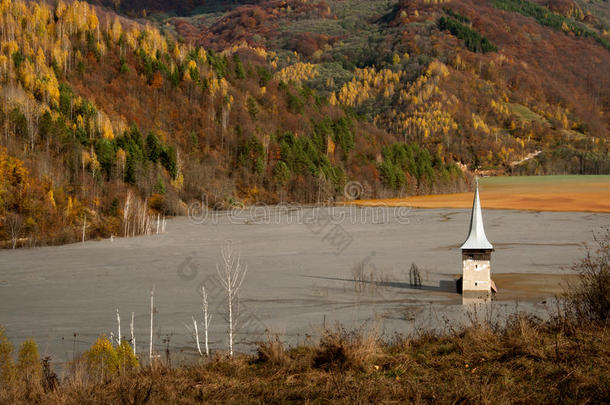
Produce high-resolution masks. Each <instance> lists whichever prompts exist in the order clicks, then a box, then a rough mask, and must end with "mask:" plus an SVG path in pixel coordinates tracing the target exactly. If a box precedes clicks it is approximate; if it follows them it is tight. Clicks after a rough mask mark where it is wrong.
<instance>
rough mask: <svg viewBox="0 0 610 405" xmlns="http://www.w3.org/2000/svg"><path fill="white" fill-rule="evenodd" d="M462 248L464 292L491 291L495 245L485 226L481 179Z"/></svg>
mask: <svg viewBox="0 0 610 405" xmlns="http://www.w3.org/2000/svg"><path fill="white" fill-rule="evenodd" d="M460 248H461V249H462V294H468V293H469V292H470V293H477V294H481V293H482V294H485V295H488V294H490V293H491V289H492V282H491V252H492V251H493V245H492V244H491V243H489V241H488V240H487V236H486V235H485V229H484V227H483V213H482V212H481V201H480V200H479V180H478V178H477V180H476V185H475V189H474V201H473V202H472V213H471V214H470V229H469V231H468V237H467V238H466V241H465V242H464V243H463V244H462V246H461V247H460Z"/></svg>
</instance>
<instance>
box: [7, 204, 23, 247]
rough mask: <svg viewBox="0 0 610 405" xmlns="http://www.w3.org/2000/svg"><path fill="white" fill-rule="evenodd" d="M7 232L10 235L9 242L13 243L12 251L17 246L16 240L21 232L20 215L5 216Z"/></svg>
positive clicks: (21, 220) (21, 222)
mask: <svg viewBox="0 0 610 405" xmlns="http://www.w3.org/2000/svg"><path fill="white" fill-rule="evenodd" d="M5 223H6V226H7V227H8V231H9V233H10V234H11V241H12V242H13V249H15V247H16V246H17V240H19V236H20V235H21V231H22V230H23V218H21V215H19V214H15V213H13V212H10V213H8V214H7V215H6V220H5Z"/></svg>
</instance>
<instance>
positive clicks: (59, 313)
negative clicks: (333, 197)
mask: <svg viewBox="0 0 610 405" xmlns="http://www.w3.org/2000/svg"><path fill="white" fill-rule="evenodd" d="M483 215H484V220H485V229H486V233H487V236H488V238H489V240H490V241H491V242H492V243H493V244H494V247H495V252H494V253H493V254H492V278H493V279H494V280H495V282H496V284H497V286H498V288H499V290H500V291H499V293H498V295H497V300H496V301H495V302H493V303H492V304H488V305H487V306H485V308H486V310H485V312H486V313H485V314H483V313H482V311H479V313H477V314H475V315H474V316H478V317H482V316H486V317H492V316H495V317H498V318H502V317H506V315H507V314H510V313H513V312H514V311H515V310H527V311H531V312H534V313H536V314H538V315H539V316H545V314H548V311H550V310H551V307H552V304H551V300H548V299H549V298H552V297H553V295H554V294H556V293H557V292H558V291H561V287H560V286H559V283H561V282H563V281H565V276H566V275H569V274H570V273H572V270H571V269H570V266H571V265H572V263H574V262H575V261H576V260H578V259H579V258H581V257H582V255H583V253H584V251H585V249H584V244H585V243H589V244H590V243H592V241H593V233H592V232H593V231H598V230H600V229H601V228H602V227H605V226H609V225H610V215H608V214H592V213H553V212H527V211H505V210H485V211H484V213H483ZM469 216H470V210H465V209H425V210H421V209H408V208H403V209H396V208H393V207H388V208H377V209H370V208H368V209H367V208H355V207H342V208H335V209H334V210H333V211H332V212H330V213H329V211H328V209H326V208H317V209H315V211H314V210H313V209H312V208H302V209H299V208H294V207H293V208H292V209H290V210H288V209H285V208H277V207H275V208H263V207H259V208H256V209H248V210H245V211H242V212H234V213H232V214H228V213H222V214H218V215H216V216H211V215H210V216H208V217H206V218H203V217H201V218H197V219H196V220H195V221H193V220H192V219H191V220H189V219H188V218H176V219H173V220H171V221H169V222H168V224H167V230H166V232H165V233H163V234H159V235H153V236H144V237H135V238H127V239H124V238H117V239H114V241H110V240H103V241H90V242H86V243H84V244H81V243H78V244H72V245H66V246H60V247H45V248H35V249H22V250H15V251H11V250H4V251H0V325H3V326H4V327H5V328H6V331H7V335H8V337H9V339H10V340H11V341H13V343H14V344H19V343H20V342H21V341H23V340H24V339H26V338H28V337H34V338H35V339H36V340H37V342H38V344H39V347H40V351H41V354H42V355H50V356H52V359H53V362H54V363H55V364H58V363H61V362H64V361H66V360H69V359H71V358H72V357H73V356H74V354H75V353H78V352H82V351H84V350H86V349H87V348H88V347H89V346H90V345H91V343H93V342H94V341H95V339H96V338H97V337H98V336H99V335H100V334H102V333H103V334H106V335H109V334H110V332H113V333H114V334H115V335H116V333H117V332H116V330H117V323H116V310H117V308H118V309H119V310H120V314H121V321H122V323H121V327H122V334H123V336H127V337H128V335H129V322H130V320H131V313H132V312H134V313H135V331H136V343H137V349H138V352H139V353H141V354H142V355H145V354H147V351H148V344H149V343H148V342H149V337H148V336H149V317H150V315H149V311H150V309H149V306H150V298H149V297H150V290H151V288H152V287H153V286H155V308H156V314H155V327H154V336H155V337H154V340H155V350H156V351H157V352H159V353H165V349H166V347H167V346H169V348H170V353H171V356H172V361H179V360H181V359H184V358H189V357H192V356H194V355H195V344H194V338H193V335H192V333H191V332H190V331H189V329H188V328H187V327H190V326H191V325H192V321H191V316H193V315H194V316H196V318H197V319H198V320H199V323H200V324H201V319H202V310H201V298H200V295H199V288H200V285H201V284H202V283H204V284H205V285H206V288H207V289H208V290H209V291H210V309H211V310H212V312H213V316H212V320H211V325H210V344H211V349H212V350H226V348H227V338H226V328H227V326H226V322H225V316H224V313H225V311H224V306H225V298H224V296H223V293H222V290H221V287H220V284H219V283H218V280H217V276H216V263H217V262H219V261H220V248H221V246H222V244H223V243H224V242H225V241H226V240H231V241H232V243H233V245H234V246H236V247H237V248H238V249H239V250H240V251H241V258H242V261H243V262H244V263H246V264H247V266H248V272H247V276H246V279H245V282H244V284H243V287H242V290H241V293H240V301H239V310H240V319H241V321H240V322H241V325H240V328H239V331H238V335H237V338H236V339H237V341H238V342H239V343H238V345H237V350H239V351H251V350H253V349H254V348H255V346H254V343H255V342H256V341H260V340H262V339H265V338H266V335H267V334H272V335H273V334H278V335H279V336H280V338H281V339H282V340H283V341H284V342H286V343H287V344H290V345H295V344H298V343H306V342H308V341H315V340H316V339H317V338H318V337H319V336H320V333H321V331H322V329H323V327H324V326H326V327H336V325H338V324H340V325H342V326H344V327H345V328H346V329H349V330H352V329H361V330H366V331H370V330H375V331H377V333H379V334H381V335H383V336H385V337H391V336H393V335H394V334H395V333H401V334H409V333H413V332H414V331H416V330H418V329H421V328H445V327H448V326H457V325H458V324H460V323H462V322H469V321H471V320H472V317H473V313H472V310H471V309H469V308H470V306H464V305H462V300H461V296H460V295H459V294H457V293H455V291H454V290H453V288H454V287H453V286H454V280H455V279H456V277H457V276H458V275H459V274H460V273H461V255H460V251H459V245H460V244H461V243H462V242H463V240H464V239H465V238H466V235H467V231H468V222H469ZM312 218H315V220H313V221H312V220H311V219H312ZM412 263H416V264H417V266H418V267H419V268H420V271H421V277H422V284H423V285H422V287H421V288H412V287H411V286H410V285H409V268H410V267H411V264H412ZM355 279H357V280H359V281H355ZM547 300H548V301H547ZM200 335H202V333H201V330H200Z"/></svg>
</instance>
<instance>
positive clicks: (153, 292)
mask: <svg viewBox="0 0 610 405" xmlns="http://www.w3.org/2000/svg"><path fill="white" fill-rule="evenodd" d="M154 299H155V287H154V286H153V288H152V290H150V346H149V347H148V357H149V359H150V363H151V364H152V358H153V314H154V312H155V307H154Z"/></svg>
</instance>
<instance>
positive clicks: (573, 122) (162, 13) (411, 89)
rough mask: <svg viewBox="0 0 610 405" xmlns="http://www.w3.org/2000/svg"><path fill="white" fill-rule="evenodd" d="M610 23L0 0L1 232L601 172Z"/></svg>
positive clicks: (439, 7)
mask: <svg viewBox="0 0 610 405" xmlns="http://www.w3.org/2000/svg"><path fill="white" fill-rule="evenodd" d="M608 15H610V12H609V7H608V3H607V2H606V1H594V0H592V1H587V2H585V1H582V2H581V1H579V0H577V1H572V0H548V1H539V2H530V1H525V0H490V1H475V0H461V1H458V0H454V1H440V0H439V1H430V0H421V1H416V0H408V1H407V0H402V1H389V0H368V1H365V0H343V1H331V0H326V1H316V0H309V1H305V0H287V1H279V0H271V1H244V2H240V1H234V2H230V1H229V2H225V1H214V0H208V1H205V2H198V1H188V0H183V1H178V2H169V1H164V0H158V1H152V2H149V1H146V2H144V1H138V0H132V1H129V0H122V1H118V0H116V1H106V0H96V1H91V4H89V3H85V2H63V1H58V2H52V4H51V2H44V1H40V2H36V1H31V2H25V1H14V0H1V1H0V97H1V98H2V103H1V104H0V129H1V135H2V136H0V224H1V226H2V228H0V240H2V241H5V245H6V246H9V247H10V246H13V244H14V245H16V246H31V245H40V244H43V243H50V242H58V243H60V242H68V241H73V240H75V239H76V238H81V237H82V230H83V229H84V230H85V234H86V237H87V238H91V237H97V236H109V235H110V234H114V235H122V234H125V233H126V231H128V230H129V231H130V232H133V231H137V232H143V231H145V229H144V228H145V227H144V228H141V227H140V228H136V227H135V224H142V223H146V221H147V219H146V218H148V217H149V216H155V215H156V214H157V213H159V214H169V215H172V214H183V213H185V210H186V206H187V204H188V203H190V202H192V201H194V200H201V199H202V198H204V199H205V200H206V201H207V203H208V204H209V205H210V206H211V207H216V208H221V207H222V208H226V207H229V206H231V205H233V204H241V203H246V204H248V203H255V202H257V201H260V202H267V203H270V202H278V201H299V202H316V201H327V200H328V199H336V198H341V197H342V195H343V188H344V186H345V184H346V183H347V182H349V181H358V182H360V183H361V184H362V185H363V193H364V194H363V196H366V197H376V196H390V195H402V196H404V195H407V194H415V193H431V192H446V191H456V190H460V189H465V187H467V185H466V184H467V181H468V178H469V176H470V173H472V172H473V171H475V170H478V171H482V172H491V173H508V174H517V173H537V174H545V173H602V172H606V173H607V172H608V171H610V164H609V156H608V129H609V116H608V110H609V108H608V106H609V102H610V101H609V94H610V88H609V86H610V85H609V80H610V74H609V73H610V72H609V68H608V66H610V50H609V41H610V37H609V35H608V27H609V25H608V21H609V19H608ZM538 151H541V152H540V153H539V154H537V152H538ZM535 152H536V153H535ZM534 154H536V157H535V158H534V159H528V160H525V161H524V162H523V163H521V164H515V163H514V162H519V161H522V160H523V159H524V158H525V157H526V156H528V155H529V156H532V155H534ZM143 218H144V219H143ZM130 224H131V226H130Z"/></svg>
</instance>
